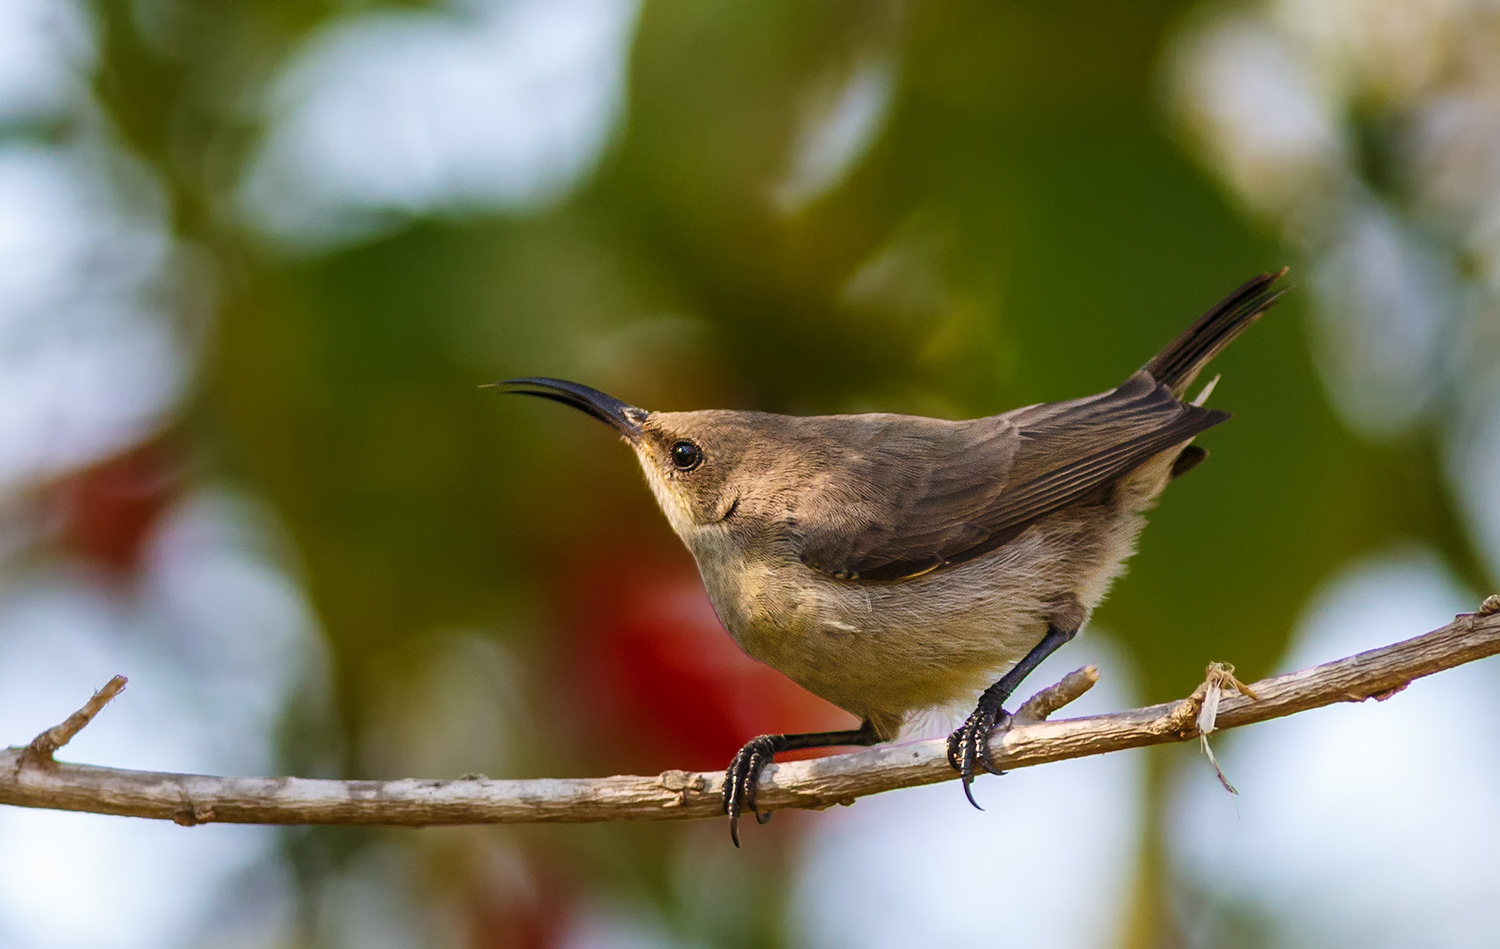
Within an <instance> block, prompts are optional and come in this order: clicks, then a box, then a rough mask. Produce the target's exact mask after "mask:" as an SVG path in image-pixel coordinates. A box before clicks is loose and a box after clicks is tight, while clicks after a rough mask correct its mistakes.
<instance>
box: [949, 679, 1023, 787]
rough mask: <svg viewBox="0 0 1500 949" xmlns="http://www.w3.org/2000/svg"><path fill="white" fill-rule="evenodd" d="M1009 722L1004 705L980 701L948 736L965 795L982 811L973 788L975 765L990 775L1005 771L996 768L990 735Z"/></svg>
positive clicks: (950, 755) (952, 757) (954, 767)
mask: <svg viewBox="0 0 1500 949" xmlns="http://www.w3.org/2000/svg"><path fill="white" fill-rule="evenodd" d="M1009 725H1010V713H1009V712H1006V711H1005V710H1004V709H1003V708H992V707H990V706H989V705H988V704H986V703H984V702H981V703H980V704H979V707H978V708H976V709H974V713H973V714H972V715H970V716H969V718H968V720H967V721H965V722H964V723H963V725H962V726H960V727H959V729H958V730H957V731H955V732H954V733H953V734H951V735H949V736H948V764H949V765H951V766H952V768H953V770H954V771H957V772H958V774H959V777H960V778H962V779H963V782H964V797H966V798H968V799H969V803H970V804H973V805H974V807H976V808H978V809H979V810H981V811H982V810H984V808H982V807H980V806H979V802H978V801H976V800H974V791H973V789H972V787H971V785H973V783H974V775H975V766H976V765H978V766H979V767H981V768H983V769H984V770H985V771H988V772H989V773H990V774H1004V773H1005V772H1004V771H1001V770H1000V769H999V768H996V767H995V765H994V762H993V761H992V760H991V759H990V735H991V734H993V733H994V731H995V729H996V727H997V726H1003V727H1009Z"/></svg>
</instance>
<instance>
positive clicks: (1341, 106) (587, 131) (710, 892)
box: [0, 0, 1500, 949]
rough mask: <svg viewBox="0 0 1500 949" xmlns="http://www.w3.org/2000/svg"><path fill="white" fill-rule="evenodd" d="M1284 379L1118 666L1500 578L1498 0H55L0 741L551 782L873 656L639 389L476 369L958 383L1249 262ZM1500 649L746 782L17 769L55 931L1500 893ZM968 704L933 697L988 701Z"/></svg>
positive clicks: (1221, 465)
mask: <svg viewBox="0 0 1500 949" xmlns="http://www.w3.org/2000/svg"><path fill="white" fill-rule="evenodd" d="M1282 264H1290V265H1291V266H1292V268H1293V269H1292V274H1291V277H1290V278H1289V279H1290V283H1291V284H1292V286H1293V287H1294V289H1293V291H1292V292H1291V293H1290V294H1289V295H1288V296H1287V298H1286V300H1285V302H1284V303H1283V305H1281V306H1280V307H1278V308H1277V309H1276V310H1275V311H1273V312H1272V314H1271V315H1270V317H1269V318H1267V319H1266V320H1264V321H1262V322H1261V323H1260V324H1258V325H1257V326H1256V327H1255V329H1254V330H1253V331H1252V332H1251V333H1249V334H1248V335H1247V336H1246V337H1244V338H1243V339H1242V340H1241V341H1240V342H1239V343H1238V344H1236V345H1235V346H1234V347H1233V348H1232V349H1231V350H1229V351H1228V352H1227V353H1226V354H1225V355H1224V356H1223V357H1222V358H1221V360H1220V361H1219V362H1218V363H1216V366H1215V368H1216V369H1217V370H1221V371H1222V372H1223V374H1224V379H1223V382H1222V383H1221V385H1220V386H1219V388H1218V390H1217V391H1216V393H1215V396H1214V402H1215V404H1217V405H1219V406H1221V407H1225V408H1230V409H1232V410H1234V412H1235V413H1236V418H1235V419H1234V421H1233V422H1232V423H1231V424H1229V425H1226V426H1224V427H1222V428H1220V429H1216V430H1215V431H1214V432H1213V433H1211V434H1210V435H1209V436H1207V437H1206V439H1205V442H1204V443H1205V444H1206V445H1207V446H1208V447H1209V448H1211V450H1212V452H1213V458H1212V459H1211V460H1210V462H1209V464H1207V465H1205V466H1204V467H1203V468H1202V469H1200V470H1198V471H1196V472H1194V473H1193V475H1192V476H1191V477H1189V478H1186V479H1184V480H1183V481H1182V482H1181V483H1179V484H1177V485H1174V486H1173V488H1172V490H1171V492H1170V493H1169V496H1168V498H1167V499H1166V503H1165V504H1164V506H1163V507H1162V508H1161V509H1160V510H1159V512H1158V513H1157V514H1156V515H1155V517H1154V522H1153V526H1152V527H1151V529H1150V530H1148V531H1147V533H1146V534H1145V537H1144V541H1143V545H1142V550H1141V553H1140V554H1139V556H1138V557H1137V558H1136V559H1135V560H1134V562H1133V565H1132V568H1131V572H1130V574H1129V576H1128V577H1127V578H1126V579H1125V580H1124V581H1122V582H1121V583H1120V584H1119V585H1118V587H1117V590H1116V592H1115V594H1114V595H1113V597H1112V598H1111V599H1110V600H1109V601H1108V602H1107V603H1106V605H1105V606H1104V608H1103V609H1101V610H1100V611H1099V613H1098V615H1097V617H1096V618H1095V620H1094V622H1093V623H1092V624H1091V626H1090V627H1089V629H1088V630H1087V631H1086V635H1085V636H1083V637H1082V638H1081V639H1080V641H1078V642H1077V643H1076V644H1075V645H1073V646H1070V647H1069V648H1068V649H1066V650H1064V651H1063V653H1062V654H1061V655H1060V656H1058V657H1055V658H1054V660H1053V661H1051V662H1050V663H1049V664H1048V666H1047V667H1046V668H1045V669H1043V670H1042V672H1041V673H1040V674H1039V676H1038V680H1039V681H1040V679H1041V678H1045V677H1046V676H1049V675H1055V674H1057V673H1060V672H1062V671H1064V670H1065V669H1068V668H1072V667H1074V666H1077V665H1081V664H1083V663H1084V662H1086V661H1096V662H1099V663H1100V664H1101V665H1102V667H1103V670H1104V674H1105V679H1104V683H1103V684H1102V685H1101V687H1100V688H1099V689H1097V690H1096V691H1095V693H1094V694H1091V695H1090V696H1089V697H1088V698H1087V699H1086V701H1085V702H1083V703H1080V709H1082V710H1100V709H1110V708H1121V707H1126V706H1129V705H1133V704H1136V703H1141V702H1150V701H1162V700H1166V699H1169V698H1173V697H1177V696H1181V695H1184V694H1186V693H1187V692H1188V691H1190V690H1191V689H1192V688H1193V687H1194V685H1195V684H1196V683H1197V682H1198V681H1199V680H1200V679H1201V677H1202V673H1203V668H1204V665H1205V664H1206V663H1207V662H1208V661H1210V660H1227V661H1232V662H1234V663H1236V664H1237V665H1238V667H1239V671H1240V674H1241V675H1242V677H1243V678H1245V679H1247V680H1249V679H1252V678H1255V677H1259V676H1261V675H1264V674H1268V673H1272V672H1275V671H1284V670H1288V669H1291V668H1295V667H1299V666H1302V665H1305V664H1308V663H1312V662H1316V661H1320V660H1324V659H1328V658H1334V657H1336V656H1340V655H1344V654H1347V653H1348V652H1351V651H1354V650H1357V649H1360V648H1365V647H1369V646H1374V645H1378V644H1384V643H1386V642H1390V641H1394V640H1396V639H1399V638H1404V637H1405V636H1408V635H1412V634H1415V633H1417V632H1421V631H1424V630H1426V629H1429V628H1432V627H1435V626H1437V625H1440V624H1441V623H1443V622H1445V621H1446V620H1447V619H1448V618H1449V617H1450V616H1451V615H1452V614H1453V613H1454V612H1456V611H1459V610H1462V609H1466V608H1471V607H1472V605H1473V604H1474V603H1476V602H1477V601H1478V599H1479V597H1480V596H1481V595H1482V594H1483V593H1485V592H1490V591H1492V590H1494V589H1495V586H1496V584H1495V578H1496V576H1497V573H1500V479H1497V476H1496V474H1495V471H1496V469H1497V467H1500V372H1497V369H1500V320H1497V315H1500V5H1497V4H1495V3H1494V2H1489V0H1424V2H1416V0H1240V2H1235V0H1230V2H1214V3H1207V4H1193V3H1182V2H1166V0H1138V2H1135V3H1130V4H1099V3H1085V2H1076V0H1053V2H1048V3H1020V2H992V0H912V2H899V0H860V2H855V0H848V2H833V0H817V2H809V0H758V2H748V0H734V2H719V3H699V2H691V0H447V2H443V0H434V2H430V3H415V2H413V3H385V4H378V3H370V2H362V0H260V2H256V3H244V4H223V3H213V2H207V0H110V2H106V0H97V2H92V3H91V2H86V0H0V730H3V733H0V741H5V742H8V743H21V742H24V741H26V740H28V739H29V738H30V737H31V736H32V735H33V734H35V733H36V732H37V731H40V730H41V729H42V728H44V727H47V726H48V725H50V724H52V723H55V722H56V721H58V720H60V719H61V718H62V717H63V716H64V715H66V714H67V713H68V712H69V711H71V710H72V709H73V708H75V707H76V706H77V705H78V704H79V703H80V702H81V701H82V700H83V699H84V698H85V697H86V696H87V695H88V694H89V693H90V692H91V691H92V690H93V689H95V688H97V687H98V686H100V685H102V684H103V683H104V681H105V680H106V679H107V678H108V677H109V676H110V675H112V674H114V673H123V674H126V675H128V676H129V677H130V679H131V686H130V689H129V691H128V692H127V693H126V694H125V696H124V697H123V698H122V699H120V700H119V701H118V702H116V703H115V705H113V706H111V707H110V709H109V710H108V711H107V712H106V713H105V714H104V715H103V716H102V717H101V718H100V719H99V720H98V721H97V722H96V723H95V724H94V725H93V726H91V727H90V728H89V729H88V730H86V731H85V732H84V733H83V734H82V735H81V736H80V737H79V738H78V739H77V740H76V741H75V742H74V744H73V745H71V746H70V747H69V749H68V751H67V756H68V757H70V758H72V759H74V760H83V761H89V762H93V763H100V764H111V765H118V766H124V767H136V768H151V769H168V770H189V771H203V772H215V773H245V774H259V773H295V774H302V775H311V776H345V777H371V778H377V777H400V776H413V775H415V776H423V777H457V776H459V775H462V774H466V773H484V774H488V775H491V776H508V777H527V776H544V775H570V776H575V775H576V776H584V775H597V774H605V773H614V772H619V771H631V772H641V773H654V772H657V771H660V770H664V769H667V768H703V769H712V768H719V767H722V766H723V764H724V763H725V762H726V760H727V759H728V757H729V755H730V754H731V753H732V751H733V750H734V749H735V748H736V747H738V745H739V744H740V743H741V742H742V741H744V740H745V739H746V738H748V737H749V736H751V735H753V734H755V733H758V732H762V731H795V730H801V729H816V728H822V727H847V724H846V723H851V720H850V719H849V718H848V716H846V715H844V713H842V712H840V711H838V710H837V709H832V708H830V707H828V706H827V705H825V704H823V703H821V702H820V701H818V700H816V699H813V698H811V697H809V696H807V695H805V694H804V693H802V692H801V691H800V690H798V689H797V688H796V687H795V686H792V685H791V684H790V683H788V682H787V681H786V680H784V679H782V678H781V677H780V676H779V675H778V674H776V673H774V672H772V671H770V670H767V669H765V668H764V667H760V666H757V665H756V664H754V663H752V662H750V661H749V660H747V659H746V658H744V657H743V656H742V655H741V654H740V653H739V652H738V650H737V649H736V647H735V646H734V645H733V644H732V642H731V641H730V640H729V639H728V637H726V636H725V635H724V634H723V633H722V632H721V631H720V630H719V628H718V624H717V622H716V620H715V619H714V617H713V614H712V611H711V610H710V608H709V606H708V603H707V600H706V598H705V596H704V594H703V593H702V591H701V588H700V586H699V584H698V581H697V578H696V575H695V572H694V568H693V565H692V562H691V560H690V558H689V557H688V555H687V554H686V553H685V551H683V550H682V549H681V547H680V546H679V545H678V543H677V542H676V541H675V539H674V538H673V537H672V536H671V535H670V533H669V530H668V528H667V526H666V524H665V522H664V521H663V520H662V518H661V517H660V516H659V514H658V513H657V512H656V510H655V507H654V503H653V502H652V500H651V498H650V497H649V495H648V493H647V491H646V490H644V487H643V484H642V482H641V478H640V476H639V474H638V473H637V472H636V471H635V469H634V462H633V461H632V459H631V458H630V457H629V454H628V452H626V451H625V450H624V449H622V448H621V447H620V446H619V445H618V444H616V443H615V440H614V438H613V437H612V435H611V433H610V432H609V431H607V430H606V429H605V428H604V427H603V426H599V425H597V424H595V423H593V422H591V421H589V420H588V419H586V418H585V417H583V416H581V415H579V414H577V413H572V412H569V411H567V410H564V409H561V408H558V407H556V406H550V405H547V404H545V403H541V402H537V401H534V400H520V399H505V398H501V397H499V396H497V395H495V394H494V393H492V392H487V391H483V390H480V389H478V388H476V386H478V385H479V384H480V383H484V382H488V381H491V380H495V379H500V378H506V377H510V376H517V375H555V376H562V377H565V378H572V379H577V380H580V381H583V382H587V383H589V384H592V385H595V386H597V387H599V388H602V389H605V390H607V391H610V392H612V393H615V394H617V395H619V396H620V397H622V398H624V399H626V400H627V401H630V402H633V403H635V404H638V405H644V406H647V407H650V408H663V409H687V408H700V407H741V408H759V409H765V410H772V411H785V412H797V413H822V412H847V411H868V410H885V411H907V412H918V413H924V414H931V415H938V416H945V417H967V416H973V415H980V414H988V413H991V412H995V411H1000V410H1003V409H1006V408H1010V407H1014V406H1016V405H1020V404H1025V403H1031V402H1037V401H1042V400H1049V399H1056V398H1065V397H1071V396H1076V395H1080V394H1083V393H1088V392H1094V391H1098V390H1101V389H1104V388H1108V387H1109V386H1111V385H1113V384H1115V383H1117V382H1118V381H1119V380H1121V379H1123V378H1124V377H1125V375H1127V374H1128V373H1129V372H1130V371H1132V370H1133V369H1135V368H1136V367H1138V366H1139V365H1140V364H1141V363H1143V362H1144V361H1145V360H1146V358H1147V357H1148V356H1150V355H1151V354H1152V353H1153V352H1154V351H1155V350H1156V349H1157V348H1158V347H1159V346H1160V345H1162V344H1163V343H1164V342H1165V341H1166V340H1168V339H1170V338H1171V337H1172V336H1173V335H1175V333H1176V332H1177V331H1178V330H1179V329H1180V328H1181V327H1182V326H1184V325H1185V324H1186V323H1187V322H1188V321H1189V320H1191V319H1192V318H1193V317H1194V316H1196V315H1197V314H1198V313H1199V312H1201V311H1202V310H1203V309H1204V308H1205V307H1207V306H1208V305H1210V304H1211V303H1213V302H1214V301H1215V300H1217V299H1218V298H1219V297H1220V296H1222V295H1223V294H1224V293H1225V292H1227V291H1228V290H1229V289H1231V288H1232V287H1234V286H1235V285H1237V284H1238V283H1239V282H1240V281H1242V280H1243V279H1245V278H1247V277H1249V276H1250V275H1252V274H1254V273H1256V272H1258V271H1261V270H1266V269H1273V268H1275V267H1279V266H1281V265H1282ZM1497 687H1500V667H1497V666H1496V664H1495V663H1494V661H1493V660H1492V661H1490V662H1485V663H1479V664H1476V665H1474V666H1471V667H1467V668H1465V669H1461V670H1458V671H1454V672H1450V673H1445V674H1443V675H1441V676H1439V677H1436V678H1435V679H1430V680H1424V681H1422V682H1419V683H1417V684H1415V685H1413V686H1412V687H1411V688H1410V689H1408V690H1407V691H1406V692H1405V693H1403V694H1402V695H1401V696H1400V697H1399V698H1397V699H1395V700H1393V701H1391V702H1388V703H1384V704H1381V705H1378V706H1377V705H1374V704H1373V703H1372V704H1371V705H1369V706H1368V707H1345V708H1337V709H1329V710H1324V711H1320V712H1316V713H1312V714H1307V715H1302V716H1297V717H1295V718H1294V719H1291V720H1285V721H1282V722H1278V723H1272V724H1268V725H1263V726H1258V727H1256V728H1253V729H1247V730H1245V731H1244V732H1243V733H1231V734H1226V735H1224V736H1222V737H1221V738H1220V739H1219V741H1218V743H1217V744H1218V751H1219V756H1220V759H1221V761H1222V762H1223V764H1224V766H1225V768H1226V770H1227V772H1228V774H1229V776H1230V778H1231V779H1232V780H1233V781H1234V782H1235V783H1236V784H1237V785H1238V787H1239V789H1240V791H1241V792H1242V793H1241V796H1240V797H1238V798H1230V797H1229V796H1228V795H1227V794H1225V793H1224V792H1223V791H1222V790H1221V789H1220V788H1219V786H1218V784H1217V782H1216V781H1215V779H1214V778H1213V776H1212V772H1211V770H1210V769H1209V767H1208V765H1207V763H1206V762H1205V761H1204V760H1203V759H1202V757H1201V756H1200V755H1199V754H1198V753H1197V752H1196V750H1195V749H1194V748H1192V747H1186V746H1184V747H1173V748H1162V749H1155V750H1152V751H1150V752H1132V753H1128V754H1121V755H1113V756H1108V757H1106V758H1103V759H1096V760H1089V761H1076V762H1068V763H1064V764H1059V765H1055V766H1049V767H1046V768H1039V769H1033V770H1029V771H1022V772H1017V773H1014V774H1011V775H1009V776H1007V777H1005V778H1003V779H995V778H985V779H984V780H982V781H981V782H980V783H979V785H978V786H977V793H978V795H979V797H980V800H981V801H982V802H983V803H984V804H985V805H986V806H987V807H988V810H986V811H985V812H983V813H979V812H976V811H973V810H972V809H970V808H968V807H967V805H966V804H965V803H964V802H963V800H962V797H961V795H960V793H959V791H958V789H957V788H956V786H953V785H943V786H938V787H933V788H927V789H922V790H912V791H904V792H897V793H892V794H888V795H884V796H881V797H877V798H871V799H866V800H862V801H860V802H859V803H858V804H857V805H856V806H854V807H852V808H848V809H843V808H841V809H838V810H837V811H836V812H829V813H823V814H792V813H784V814H781V815H779V816H778V817H777V819H776V820H775V821H774V822H773V823H771V824H770V825H768V826H766V827H763V828H762V827H754V826H752V827H751V828H749V832H748V834H747V840H746V844H747V846H746V848H745V850H744V851H741V852H736V851H734V850H733V849H732V848H731V847H730V846H729V841H728V835H727V833H726V829H725V827H724V826H723V824H722V823H721V822H717V821H715V822H704V823H701V824H692V825H661V826H611V827H539V828H505V829H495V828H482V829H445V830H424V831H395V830H369V829H341V828H336V829H296V830H283V829H275V828H247V827H226V826H206V827H199V828H194V829H191V830H189V829H184V828H180V827H176V826H165V825H157V824H153V823H148V822H139V821H131V820H125V819H115V818H105V817H97V816H89V815H71V814H57V813H46V812H35V811H21V810H5V811H3V812H0V945H4V946H7V947H16V949H53V947H74V946H95V945H109V946H114V947H127V949H129V947H151V949H158V947H176V946H184V947H186V946H213V947H244V949H251V947H254V949H273V947H278V949H279V947H286V949H291V947H329V949H342V947H350V949H353V947H360V949H387V947H389V949H399V947H439V949H446V947H455V949H459V947H472V949H488V947H507V949H508V947H569V949H582V947H605V946H627V947H647V946H652V947H654V946H662V947H707V946H715V947H718V946H724V947H758V946H774V947H780V946H786V947H802V946H808V947H824V946H827V947H846V946H847V947H856V946H860V947H862V946H879V947H883V946H890V947H896V946H911V945H933V946H958V945H972V944H974V943H975V942H976V941H979V942H984V943H989V944H997V945H1026V946H1037V947H1129V949H1138V947H1155V946H1184V947H1194V946H1232V947H1297V946H1307V947H1337V946H1360V947H1384V946H1390V947H1396V946H1402V947H1404V946H1412V945H1422V946H1455V947H1456V946H1491V945H1494V944H1495V942H1496V940H1497V938H1500V937H1497V927H1500V923H1497V922H1496V917H1495V913H1494V906H1495V905H1496V901H1497V899H1500V875H1497V874H1495V873H1494V870H1493V855H1494V853H1495V852H1496V851H1497V849H1500V807H1497V806H1496V805H1497V804H1500V797H1497V792H1496V791H1495V788H1496V787H1500V698H1497V695H1500V689H1497ZM948 724H949V723H948V722H946V721H943V720H941V716H937V717H935V718H934V720H932V721H929V722H923V723H918V725H917V726H915V727H914V728H913V730H912V734H913V735H924V734H925V735H935V734H941V733H942V731H943V729H944V727H945V726H946V725H948Z"/></svg>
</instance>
